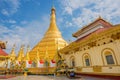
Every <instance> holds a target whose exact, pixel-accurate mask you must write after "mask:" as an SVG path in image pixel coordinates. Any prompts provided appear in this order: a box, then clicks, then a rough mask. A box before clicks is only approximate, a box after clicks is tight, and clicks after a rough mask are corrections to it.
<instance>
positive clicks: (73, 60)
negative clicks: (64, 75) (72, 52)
mask: <svg viewBox="0 0 120 80" xmlns="http://www.w3.org/2000/svg"><path fill="white" fill-rule="evenodd" d="M70 66H71V67H75V57H74V56H72V57H70Z"/></svg>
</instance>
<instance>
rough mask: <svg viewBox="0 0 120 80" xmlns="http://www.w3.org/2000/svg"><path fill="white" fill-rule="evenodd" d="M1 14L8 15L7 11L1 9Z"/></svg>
mask: <svg viewBox="0 0 120 80" xmlns="http://www.w3.org/2000/svg"><path fill="white" fill-rule="evenodd" d="M1 13H2V14H4V15H7V16H8V15H9V13H8V11H7V10H5V9H2V10H1Z"/></svg>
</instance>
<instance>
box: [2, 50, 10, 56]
mask: <svg viewBox="0 0 120 80" xmlns="http://www.w3.org/2000/svg"><path fill="white" fill-rule="evenodd" d="M0 56H8V54H7V53H6V52H5V51H4V50H2V49H0Z"/></svg>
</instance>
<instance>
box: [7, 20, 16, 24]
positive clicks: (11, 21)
mask: <svg viewBox="0 0 120 80" xmlns="http://www.w3.org/2000/svg"><path fill="white" fill-rule="evenodd" d="M8 23H11V24H14V23H16V21H15V20H8Z"/></svg>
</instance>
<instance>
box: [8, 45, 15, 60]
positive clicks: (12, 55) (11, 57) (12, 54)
mask: <svg viewBox="0 0 120 80" xmlns="http://www.w3.org/2000/svg"><path fill="white" fill-rule="evenodd" d="M9 56H10V59H11V60H14V59H15V57H16V54H15V44H14V45H13V48H12V50H11V52H10V54H9Z"/></svg>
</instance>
